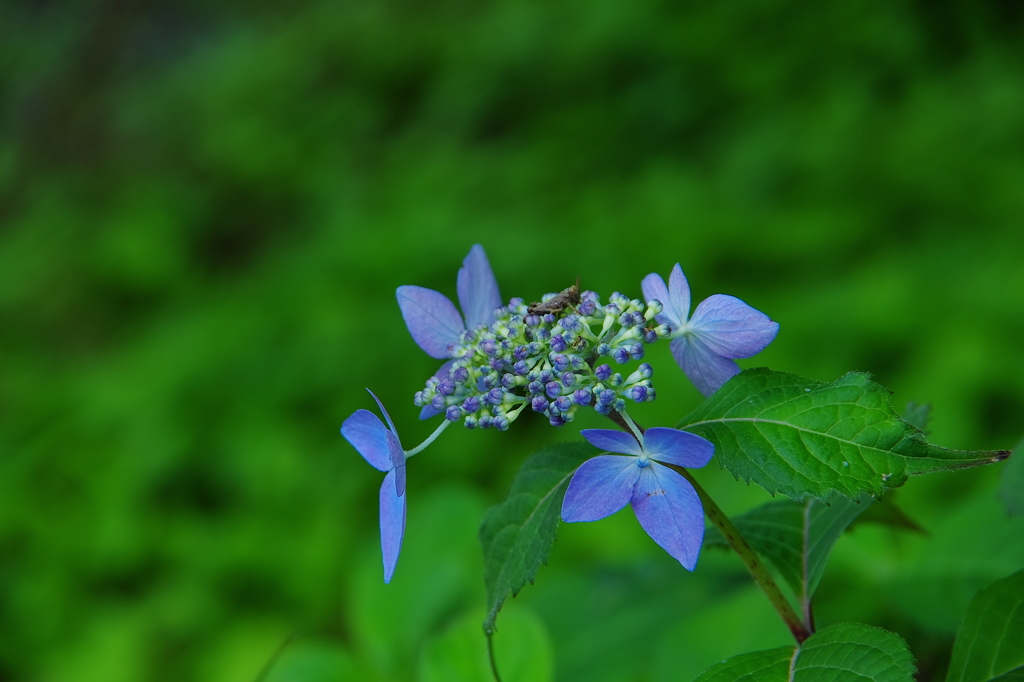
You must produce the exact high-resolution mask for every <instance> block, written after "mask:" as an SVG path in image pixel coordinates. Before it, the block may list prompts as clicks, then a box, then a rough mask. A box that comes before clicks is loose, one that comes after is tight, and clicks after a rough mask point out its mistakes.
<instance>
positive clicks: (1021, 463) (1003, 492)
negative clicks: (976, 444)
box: [999, 440, 1024, 516]
mask: <svg viewBox="0 0 1024 682" xmlns="http://www.w3.org/2000/svg"><path fill="white" fill-rule="evenodd" d="M1021 448H1024V440H1021V442H1019V443H1017V447H1015V448H1014V449H1013V451H1014V452H1016V453H1017V456H1016V457H1011V458H1010V461H1009V462H1007V463H1006V464H1005V465H1004V466H1003V483H1002V485H1000V486H999V497H1001V498H1002V500H1003V502H1005V503H1006V510H1007V511H1008V512H1009V513H1010V514H1012V515H1014V516H1024V455H1022V454H1020V452H1021Z"/></svg>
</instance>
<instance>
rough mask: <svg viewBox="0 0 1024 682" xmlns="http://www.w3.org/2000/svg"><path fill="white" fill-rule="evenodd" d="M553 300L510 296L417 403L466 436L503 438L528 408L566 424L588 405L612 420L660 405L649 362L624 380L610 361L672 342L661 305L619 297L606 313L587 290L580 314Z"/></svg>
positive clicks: (455, 348) (464, 338)
mask: <svg viewBox="0 0 1024 682" xmlns="http://www.w3.org/2000/svg"><path fill="white" fill-rule="evenodd" d="M555 296H556V295H555V294H549V295H548V296H546V297H545V298H544V300H543V301H542V302H541V304H540V305H537V304H535V305H531V306H527V305H526V304H525V303H524V302H523V300H522V299H519V298H513V299H512V300H511V301H510V302H509V304H508V305H507V306H502V307H500V308H498V309H497V310H495V312H494V321H493V322H492V323H491V324H490V325H489V326H484V325H480V326H478V327H477V328H476V329H471V330H465V331H464V332H463V333H462V335H461V337H460V342H459V343H457V344H452V345H451V346H449V349H448V353H449V357H450V358H452V361H451V362H450V364H449V365H447V367H448V370H447V372H446V373H445V372H441V373H439V374H438V375H435V376H434V377H431V378H430V379H429V380H428V381H427V385H426V387H425V388H424V389H423V390H422V391H419V392H417V393H416V397H415V403H416V405H418V406H420V407H423V408H426V411H427V413H428V414H429V413H431V412H432V413H434V414H437V413H443V414H444V415H445V418H446V419H448V420H449V421H453V422H454V421H459V420H462V421H463V424H465V426H466V427H467V428H471V429H472V428H476V427H480V428H492V427H493V428H497V429H499V430H501V431H504V430H506V429H508V427H509V425H510V424H511V423H512V422H513V421H515V419H516V418H517V417H518V416H519V415H520V414H521V413H522V411H523V410H524V409H525V408H526V407H527V406H529V407H530V408H531V409H532V410H534V411H535V412H539V413H541V414H543V415H544V416H546V417H547V418H548V420H549V421H550V422H551V424H552V425H554V426H561V425H563V424H565V423H566V422H569V421H572V419H573V418H574V416H575V414H576V411H577V410H578V409H579V408H580V407H583V406H590V407H593V408H594V409H595V410H597V411H598V412H600V413H601V414H609V413H611V412H612V411H613V410H621V409H623V408H624V407H625V405H626V400H632V401H634V402H648V401H651V400H654V398H655V390H654V387H653V385H652V384H651V380H650V379H651V374H652V373H653V370H652V369H651V366H650V365H649V364H647V363H643V364H641V365H640V366H639V367H638V368H637V369H636V370H635V371H632V372H631V373H630V374H628V375H626V376H623V374H622V373H621V372H616V371H614V370H613V364H612V363H614V364H616V365H623V364H626V363H628V362H630V361H638V360H641V359H643V357H644V345H645V344H649V343H654V342H655V341H657V340H658V339H659V338H667V337H668V336H669V335H670V333H671V330H670V329H669V327H668V325H665V324H658V322H657V321H656V320H655V315H657V314H658V313H660V312H661V311H662V304H661V303H660V302H659V301H650V302H648V303H644V302H643V301H640V300H639V299H632V300H631V299H629V298H627V297H626V296H623V295H621V294H619V293H617V292H616V293H614V294H612V295H611V297H610V302H609V303H608V304H607V305H601V303H600V300H599V299H598V297H597V295H596V294H595V293H594V292H592V291H586V292H583V294H582V295H581V296H580V297H579V303H578V304H577V305H575V306H572V305H564V306H562V305H560V303H559V304H552V305H547V306H545V305H544V302H546V301H552V300H556V301H557V299H555ZM531 310H532V311H533V312H531ZM540 311H544V312H543V313H541V312H540ZM552 311H557V312H552Z"/></svg>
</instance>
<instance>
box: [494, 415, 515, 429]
mask: <svg viewBox="0 0 1024 682" xmlns="http://www.w3.org/2000/svg"><path fill="white" fill-rule="evenodd" d="M492 423H493V424H494V428H496V429H498V430H499V431H508V427H509V424H511V422H509V420H508V417H506V416H505V415H499V416H497V417H495V418H494V421H493V422H492Z"/></svg>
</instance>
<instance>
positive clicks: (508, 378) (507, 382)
mask: <svg viewBox="0 0 1024 682" xmlns="http://www.w3.org/2000/svg"><path fill="white" fill-rule="evenodd" d="M501 385H502V386H503V387H505V388H506V389H507V390H510V391H511V390H512V389H513V388H515V386H516V376H515V375H514V374H506V375H505V376H503V377H501Z"/></svg>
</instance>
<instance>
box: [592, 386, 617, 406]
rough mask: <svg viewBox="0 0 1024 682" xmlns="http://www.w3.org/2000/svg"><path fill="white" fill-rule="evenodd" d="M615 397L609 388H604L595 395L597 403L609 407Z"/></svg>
mask: <svg viewBox="0 0 1024 682" xmlns="http://www.w3.org/2000/svg"><path fill="white" fill-rule="evenodd" d="M617 397H618V396H617V395H616V393H615V391H613V390H612V389H610V388H606V389H604V390H603V391H601V392H600V393H599V394H598V395H597V402H598V403H600V404H602V405H610V404H611V403H613V402H615V398H617Z"/></svg>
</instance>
